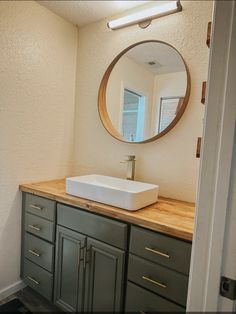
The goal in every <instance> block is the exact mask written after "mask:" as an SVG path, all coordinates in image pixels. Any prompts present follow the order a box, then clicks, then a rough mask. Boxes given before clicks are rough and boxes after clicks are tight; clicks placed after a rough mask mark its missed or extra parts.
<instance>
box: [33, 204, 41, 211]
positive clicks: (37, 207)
mask: <svg viewBox="0 0 236 314" xmlns="http://www.w3.org/2000/svg"><path fill="white" fill-rule="evenodd" d="M30 207H31V208H33V209H36V210H43V207H41V206H39V205H35V204H30Z"/></svg>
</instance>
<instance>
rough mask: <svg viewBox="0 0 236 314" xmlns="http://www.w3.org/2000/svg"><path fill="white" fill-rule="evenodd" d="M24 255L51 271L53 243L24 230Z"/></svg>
mask: <svg viewBox="0 0 236 314" xmlns="http://www.w3.org/2000/svg"><path fill="white" fill-rule="evenodd" d="M24 256H25V257H26V258H28V259H29V260H31V261H32V262H34V263H36V264H38V265H39V266H41V267H43V268H45V269H46V270H48V271H50V272H53V265H54V245H52V244H50V243H48V242H46V241H43V240H41V239H39V238H37V237H35V236H33V235H30V234H29V233H27V232H25V242H24Z"/></svg>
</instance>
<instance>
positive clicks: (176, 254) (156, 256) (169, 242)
mask: <svg viewBox="0 0 236 314" xmlns="http://www.w3.org/2000/svg"><path fill="white" fill-rule="evenodd" d="M191 247H192V246H191V243H188V242H184V241H181V240H178V239H174V238H171V237H168V236H166V235H163V234H160V233H157V232H153V231H149V230H145V229H142V228H139V227H134V226H132V228H131V238H130V252H131V253H133V254H135V255H137V256H141V257H144V258H146V259H148V260H150V261H152V262H156V263H158V264H161V265H164V266H166V267H169V268H171V269H174V270H177V271H179V272H181V273H183V274H188V273H189V267H190V258H191Z"/></svg>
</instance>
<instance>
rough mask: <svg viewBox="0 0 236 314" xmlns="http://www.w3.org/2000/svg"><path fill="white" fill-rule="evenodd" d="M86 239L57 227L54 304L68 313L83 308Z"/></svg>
mask: <svg viewBox="0 0 236 314" xmlns="http://www.w3.org/2000/svg"><path fill="white" fill-rule="evenodd" d="M85 243H86V237H85V236H84V235H82V234H80V233H78V232H74V231H71V230H69V229H66V228H63V227H61V226H58V227H57V240H56V269H55V295H54V302H55V304H56V305H57V306H59V307H60V308H61V309H62V310H64V311H66V312H77V311H79V312H81V311H82V308H83V282H84V280H83V277H84V269H83V253H84V248H85Z"/></svg>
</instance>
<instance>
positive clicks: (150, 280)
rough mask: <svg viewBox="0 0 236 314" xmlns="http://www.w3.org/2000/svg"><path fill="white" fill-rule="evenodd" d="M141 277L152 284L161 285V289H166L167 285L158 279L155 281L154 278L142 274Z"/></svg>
mask: <svg viewBox="0 0 236 314" xmlns="http://www.w3.org/2000/svg"><path fill="white" fill-rule="evenodd" d="M142 279H143V280H146V281H148V282H150V283H153V284H154V285H156V286H158V287H161V288H163V289H166V288H167V285H165V284H164V283H160V282H158V281H156V280H153V279H151V278H149V277H146V276H142Z"/></svg>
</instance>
